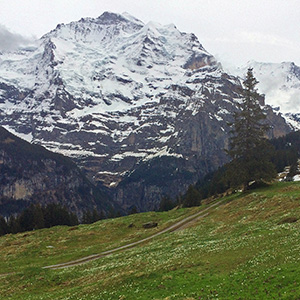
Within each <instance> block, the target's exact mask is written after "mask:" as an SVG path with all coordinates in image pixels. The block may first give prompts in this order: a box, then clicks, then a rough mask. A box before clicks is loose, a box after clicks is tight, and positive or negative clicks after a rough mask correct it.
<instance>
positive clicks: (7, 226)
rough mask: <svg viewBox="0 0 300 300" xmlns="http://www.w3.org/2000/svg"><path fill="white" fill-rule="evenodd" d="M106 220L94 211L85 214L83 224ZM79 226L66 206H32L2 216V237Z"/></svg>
mask: <svg viewBox="0 0 300 300" xmlns="http://www.w3.org/2000/svg"><path fill="white" fill-rule="evenodd" d="M103 218H105V215H104V213H103V212H102V211H101V212H100V213H99V212H98V211H97V210H96V209H94V210H92V211H89V210H86V211H85V212H84V213H83V216H82V220H81V223H83V224H91V223H94V222H96V221H98V220H101V219H103ZM78 224H79V220H78V217H77V215H76V214H74V213H72V212H70V211H69V210H68V209H67V208H66V207H65V206H62V205H60V204H58V203H50V204H48V205H46V206H44V207H43V206H41V205H40V204H38V203H37V204H31V205H30V206H29V207H27V208H25V209H24V210H23V211H22V212H21V213H19V214H17V215H12V216H10V217H9V218H8V219H5V218H4V217H2V216H1V215H0V236H1V235H5V234H8V233H18V232H25V231H32V230H37V229H42V228H50V227H53V226H57V225H67V226H75V225H78Z"/></svg>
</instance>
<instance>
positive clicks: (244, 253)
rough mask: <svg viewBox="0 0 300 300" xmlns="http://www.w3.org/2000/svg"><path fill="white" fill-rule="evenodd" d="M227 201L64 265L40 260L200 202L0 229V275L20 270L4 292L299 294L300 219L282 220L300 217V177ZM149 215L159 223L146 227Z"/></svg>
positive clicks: (96, 246) (175, 215) (174, 215)
mask: <svg viewBox="0 0 300 300" xmlns="http://www.w3.org/2000/svg"><path fill="white" fill-rule="evenodd" d="M227 200H228V201H227V203H226V204H224V205H222V206H220V207H218V208H216V209H214V210H213V211H212V212H211V213H210V214H209V215H208V216H207V217H205V218H203V219H199V220H198V221H197V222H196V223H194V224H193V225H192V226H191V227H190V228H187V229H184V230H180V231H176V232H172V233H166V234H163V235H162V236H160V237H157V238H155V239H154V240H152V241H151V242H148V243H145V244H144V245H143V246H138V247H136V248H133V249H130V250H127V251H123V252H119V253H116V254H113V255H111V256H107V257H103V258H100V259H98V260H96V261H92V262H89V263H87V264H84V265H81V266H77V267H73V268H69V269H64V270H44V269H41V266H44V265H49V264H53V263H59V262H64V261H67V260H71V259H75V258H78V257H82V256H85V255H89V254H92V253H98V252H101V251H103V250H108V249H111V248H114V247H115V246H119V245H121V244H126V243H128V242H130V241H133V240H137V239H139V238H141V237H144V236H147V235H149V234H151V233H153V232H155V231H157V230H160V229H162V228H163V227H165V226H167V225H170V224H172V223H174V222H175V221H176V220H178V219H180V218H182V217H183V216H184V215H187V214H191V213H192V212H195V211H196V210H199V208H194V209H189V210H184V209H181V210H175V211H171V212H166V213H146V214H137V215H132V216H129V217H124V218H119V219H114V220H104V221H101V222H98V223H95V224H92V225H82V226H79V227H78V228H72V229H71V228H68V227H57V228H51V229H44V230H39V231H36V232H30V233H25V234H24V233H23V234H18V235H7V236H4V237H1V238H0V256H1V261H0V270H1V271H0V273H5V272H13V271H14V272H17V273H16V274H14V275H10V276H6V277H2V278H1V277H0V299H14V300H15V299H145V300H146V299H147V300H148V299H165V300H168V299H190V300H192V299H298V298H300V286H299V274H300V254H299V253H300V251H299V250H300V220H299V221H298V222H295V223H284V222H283V224H279V223H281V222H282V220H285V219H287V218H288V217H296V218H299V219H300V183H278V184H275V185H273V186H272V187H269V188H265V189H260V190H255V191H253V192H251V193H249V194H247V195H234V196H231V197H228V199H227ZM200 209H201V208H200ZM150 220H154V221H158V222H159V224H160V226H159V227H160V228H158V229H157V228H156V229H150V230H144V229H142V228H141V224H142V223H144V222H147V221H150ZM130 223H134V224H135V227H133V228H128V225H129V224H130ZM49 246H52V247H53V248H52V247H49Z"/></svg>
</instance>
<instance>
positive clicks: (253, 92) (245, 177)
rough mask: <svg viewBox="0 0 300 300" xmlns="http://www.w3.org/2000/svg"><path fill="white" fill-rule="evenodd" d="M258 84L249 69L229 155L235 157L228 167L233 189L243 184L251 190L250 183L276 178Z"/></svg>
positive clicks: (235, 116) (234, 124)
mask: <svg viewBox="0 0 300 300" xmlns="http://www.w3.org/2000/svg"><path fill="white" fill-rule="evenodd" d="M257 83H258V81H257V80H256V79H255V77H254V76H253V72H252V69H248V72H247V76H246V80H245V81H244V82H243V84H244V89H243V96H244V97H243V101H242V103H241V104H240V109H241V110H240V111H239V112H236V113H235V114H234V122H233V124H231V125H232V127H233V130H232V131H231V133H232V134H233V136H232V137H231V139H230V149H229V151H228V154H229V155H230V156H231V157H232V159H233V160H232V162H231V164H230V168H229V170H230V171H229V178H230V183H231V186H238V185H243V187H244V189H248V187H249V182H250V181H262V180H270V179H271V178H273V177H274V176H275V168H274V166H273V164H272V163H271V161H270V160H271V152H272V147H271V145H270V144H269V143H268V141H267V139H266V133H267V131H268V130H269V128H270V127H269V126H268V125H267V124H266V123H265V122H264V121H265V119H266V115H265V114H264V113H263V110H262V109H261V107H260V104H259V98H260V97H261V96H260V95H259V94H258V92H257V89H256V84H257Z"/></svg>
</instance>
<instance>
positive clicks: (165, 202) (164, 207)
mask: <svg viewBox="0 0 300 300" xmlns="http://www.w3.org/2000/svg"><path fill="white" fill-rule="evenodd" d="M175 206H176V203H175V202H174V201H172V199H171V198H170V197H169V196H163V197H162V198H161V201H160V204H159V209H158V210H159V211H169V210H171V209H173V208H174V207H175Z"/></svg>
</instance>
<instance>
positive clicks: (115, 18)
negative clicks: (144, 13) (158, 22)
mask: <svg viewBox="0 0 300 300" xmlns="http://www.w3.org/2000/svg"><path fill="white" fill-rule="evenodd" d="M96 20H97V21H98V22H99V21H100V22H101V24H103V25H115V24H118V23H123V22H130V23H134V24H137V25H140V26H143V25H144V23H143V22H142V21H140V20H138V19H136V18H135V17H133V16H131V15H130V14H129V13H127V12H125V13H123V14H118V13H113V12H109V11H105V12H104V13H103V14H102V15H101V16H99V17H98V18H97V19H96Z"/></svg>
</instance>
